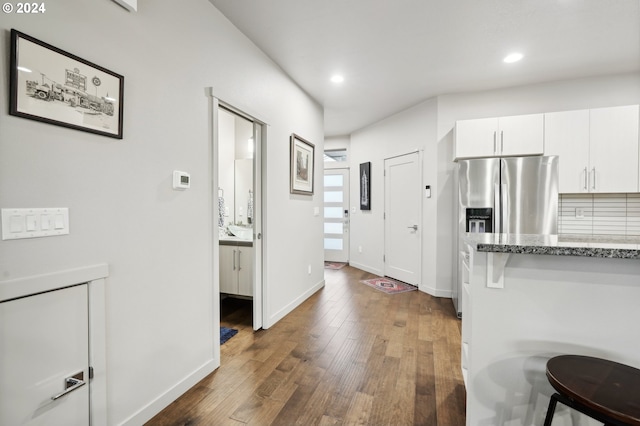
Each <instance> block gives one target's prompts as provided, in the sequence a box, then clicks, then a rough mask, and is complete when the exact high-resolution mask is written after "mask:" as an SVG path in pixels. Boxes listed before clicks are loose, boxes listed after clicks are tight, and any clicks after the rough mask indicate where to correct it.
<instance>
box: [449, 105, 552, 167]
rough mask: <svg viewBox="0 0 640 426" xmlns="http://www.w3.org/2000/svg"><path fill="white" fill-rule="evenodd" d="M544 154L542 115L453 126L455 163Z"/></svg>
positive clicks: (485, 119) (486, 119)
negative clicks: (469, 159)
mask: <svg viewBox="0 0 640 426" xmlns="http://www.w3.org/2000/svg"><path fill="white" fill-rule="evenodd" d="M543 152H544V114H531V115H518V116H512V117H499V118H481V119H475V120H460V121H457V122H456V127H455V158H456V159H462V158H479V157H507V156H518V155H540V154H542V153H543Z"/></svg>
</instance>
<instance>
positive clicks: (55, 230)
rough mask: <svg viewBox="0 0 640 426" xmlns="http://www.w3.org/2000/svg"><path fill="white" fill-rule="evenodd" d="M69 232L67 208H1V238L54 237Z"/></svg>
mask: <svg viewBox="0 0 640 426" xmlns="http://www.w3.org/2000/svg"><path fill="white" fill-rule="evenodd" d="M67 234H69V209H68V208H66V207H54V208H37V209H2V239H3V240H19V239H23V238H38V237H54V236H57V235H67Z"/></svg>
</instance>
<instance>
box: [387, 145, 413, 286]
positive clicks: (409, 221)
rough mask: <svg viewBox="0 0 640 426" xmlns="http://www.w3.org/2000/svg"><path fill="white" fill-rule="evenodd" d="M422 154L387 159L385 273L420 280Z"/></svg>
mask: <svg viewBox="0 0 640 426" xmlns="http://www.w3.org/2000/svg"><path fill="white" fill-rule="evenodd" d="M419 160H420V156H419V154H418V153H417V152H416V153H412V154H407V155H402V156H399V157H395V158H391V159H387V160H385V161H384V174H385V176H384V177H385V180H384V182H385V191H384V210H385V222H384V224H385V225H384V233H385V239H384V241H385V264H384V265H385V269H384V272H385V275H386V276H388V277H391V278H395V279H397V280H400V281H403V282H406V283H408V284H412V285H419V284H420V266H421V262H420V259H421V253H422V251H421V247H422V242H421V239H422V237H421V236H422V229H421V226H422V209H421V201H422V199H421V187H422V184H421V178H420V176H421V172H420V161H419Z"/></svg>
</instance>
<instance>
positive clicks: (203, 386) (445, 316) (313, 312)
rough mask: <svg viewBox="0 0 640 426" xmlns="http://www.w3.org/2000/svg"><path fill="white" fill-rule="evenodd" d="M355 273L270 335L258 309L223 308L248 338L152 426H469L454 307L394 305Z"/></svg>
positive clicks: (331, 274)
mask: <svg viewBox="0 0 640 426" xmlns="http://www.w3.org/2000/svg"><path fill="white" fill-rule="evenodd" d="M373 277H374V276H373V275H371V274H368V273H366V272H363V271H361V270H358V269H355V268H351V267H349V266H346V267H344V268H342V269H340V270H329V269H325V278H326V286H325V288H324V289H322V290H321V291H319V292H318V293H316V294H315V295H313V296H312V297H311V298H309V299H308V300H307V301H305V302H304V303H303V304H302V305H301V306H299V307H298V308H297V309H296V310H295V311H293V312H292V313H290V314H289V315H287V316H286V317H285V318H284V319H282V320H281V321H280V322H278V323H277V324H276V325H274V326H273V327H271V328H270V329H268V330H261V331H258V332H255V333H254V332H253V331H252V327H251V304H250V303H246V302H243V301H235V303H231V304H223V307H222V308H221V313H222V315H221V317H222V318H221V324H222V325H223V326H227V327H233V328H237V329H239V332H238V334H237V335H236V336H235V337H233V338H231V339H230V340H229V341H228V342H227V343H226V344H224V345H223V346H222V347H221V366H220V368H219V369H217V370H216V371H215V372H213V373H212V374H210V375H209V376H207V377H206V378H205V379H203V380H202V381H201V382H200V383H198V384H197V385H196V386H194V387H193V388H192V389H190V390H189V391H188V392H186V393H185V394H184V395H183V396H182V397H180V398H179V399H178V400H176V401H175V402H173V403H172V404H171V405H169V406H168V407H167V408H166V409H165V410H163V411H162V412H161V413H159V414H158V415H157V416H156V417H154V418H153V419H152V420H151V421H150V422H148V423H147V424H148V425H153V426H155V425H185V426H186V425H241V424H250V425H287V426H288V425H330V424H331V425H333V424H344V425H356V424H360V425H428V426H462V425H464V423H465V414H464V412H465V398H466V394H465V389H464V384H463V382H462V375H461V373H460V322H459V320H458V319H457V318H456V316H455V313H454V309H453V305H452V303H451V300H450V299H441V298H435V297H432V296H429V295H427V294H424V293H421V292H418V291H412V292H408V293H400V294H394V295H387V294H385V293H382V292H380V291H377V290H375V289H372V288H370V287H368V286H366V285H364V284H362V283H360V282H359V281H360V280H361V279H367V278H373Z"/></svg>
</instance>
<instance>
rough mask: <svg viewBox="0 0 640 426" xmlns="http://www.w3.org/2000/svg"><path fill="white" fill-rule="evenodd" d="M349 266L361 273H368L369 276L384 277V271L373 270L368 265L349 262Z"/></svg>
mask: <svg viewBox="0 0 640 426" xmlns="http://www.w3.org/2000/svg"><path fill="white" fill-rule="evenodd" d="M349 266H353V267H354V268H358V269H360V270H362V271H365V272H369V273H370V274H375V275H378V276H379V277H384V271H381V270H380V269H378V268H373V267H371V266H368V265H363V264H362V263H358V262H352V261H349Z"/></svg>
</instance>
